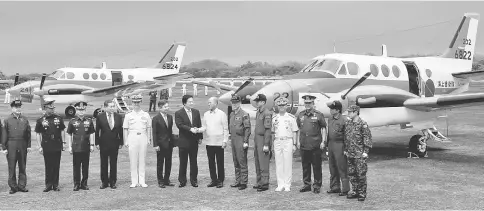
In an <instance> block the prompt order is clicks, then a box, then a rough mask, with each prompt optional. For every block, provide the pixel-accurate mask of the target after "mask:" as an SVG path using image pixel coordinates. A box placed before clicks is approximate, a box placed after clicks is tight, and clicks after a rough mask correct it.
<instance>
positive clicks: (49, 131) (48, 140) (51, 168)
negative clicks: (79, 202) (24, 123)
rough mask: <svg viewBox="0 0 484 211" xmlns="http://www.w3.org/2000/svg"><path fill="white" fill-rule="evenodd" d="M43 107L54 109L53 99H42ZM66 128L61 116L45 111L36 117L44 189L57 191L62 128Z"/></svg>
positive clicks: (62, 147) (62, 146) (62, 143)
mask: <svg viewBox="0 0 484 211" xmlns="http://www.w3.org/2000/svg"><path fill="white" fill-rule="evenodd" d="M44 101H45V102H44V108H45V109H54V108H55V106H54V100H51V99H45V100H44ZM65 128H66V126H65V124H64V120H63V119H62V117H61V116H59V115H57V114H55V113H53V110H52V113H50V114H49V112H46V113H45V114H44V115H43V116H42V117H40V118H39V119H37V122H36V125H35V132H36V133H37V134H38V137H40V142H41V143H40V146H41V153H42V154H43V155H44V163H45V186H46V187H45V189H44V192H48V191H50V190H54V191H59V188H58V187H59V170H60V160H61V154H62V151H63V150H64V144H65V142H63V140H62V136H63V132H64V129H65Z"/></svg>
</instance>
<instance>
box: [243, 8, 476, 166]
mask: <svg viewBox="0 0 484 211" xmlns="http://www.w3.org/2000/svg"><path fill="white" fill-rule="evenodd" d="M478 21H479V14H471V13H466V14H465V15H464V17H463V19H462V21H461V22H460V25H459V26H458V29H457V32H456V33H455V35H454V36H453V37H452V39H451V43H450V45H449V47H448V48H447V49H446V51H445V52H444V53H443V54H442V55H441V56H439V57H418V58H393V57H388V56H386V48H384V52H383V56H366V55H354V54H340V53H332V54H326V55H323V56H318V57H315V58H314V59H313V60H312V61H311V62H310V63H309V64H308V65H307V66H306V67H304V68H303V69H302V70H301V72H300V73H298V74H295V75H292V76H290V77H286V78H285V79H283V80H279V81H276V82H274V83H271V84H269V85H267V86H265V87H263V88H262V89H260V90H259V91H257V92H256V93H255V94H253V95H252V96H250V99H255V97H256V96H257V94H259V93H262V94H265V95H266V96H267V99H268V102H267V105H268V106H269V107H272V106H273V105H274V100H276V99H277V98H279V97H281V96H284V97H287V98H288V99H289V101H290V102H291V105H290V106H289V108H288V111H289V112H291V113H293V114H297V113H299V112H300V111H301V110H304V101H303V99H302V96H304V95H305V94H308V93H310V94H313V95H315V96H317V98H316V101H315V102H316V103H315V104H316V105H315V106H316V109H317V110H319V111H321V112H323V113H324V115H325V116H326V117H328V116H330V112H329V108H328V103H331V102H333V101H334V100H339V101H340V102H341V103H342V104H343V111H344V110H346V108H347V107H348V106H349V105H353V104H356V105H359V106H360V107H361V112H360V116H361V117H362V119H364V120H365V121H366V122H367V123H368V124H369V126H370V127H379V126H386V125H400V126H401V128H402V129H404V128H409V127H413V128H416V129H418V130H420V131H421V132H422V133H423V135H415V136H413V137H412V138H411V139H410V143H409V151H410V152H409V155H410V156H413V155H417V156H418V157H424V156H426V155H427V141H428V140H429V139H432V140H435V141H448V138H446V137H445V136H443V135H442V134H441V133H440V132H439V131H438V130H437V129H436V128H435V126H434V124H433V123H434V121H435V120H436V119H437V118H438V117H439V116H444V115H445V112H446V111H447V110H452V109H456V108H461V107H467V106H474V105H482V104H484V93H472V94H464V92H466V91H467V90H468V89H469V83H470V81H471V80H482V79H483V78H484V71H471V69H472V60H473V55H474V46H475V44H476V34H477V28H478ZM349 87H351V88H349ZM348 88H349V89H348ZM252 105H254V106H255V102H253V101H252ZM249 112H252V114H250V115H251V116H252V117H255V114H254V111H249ZM410 124H412V125H410Z"/></svg>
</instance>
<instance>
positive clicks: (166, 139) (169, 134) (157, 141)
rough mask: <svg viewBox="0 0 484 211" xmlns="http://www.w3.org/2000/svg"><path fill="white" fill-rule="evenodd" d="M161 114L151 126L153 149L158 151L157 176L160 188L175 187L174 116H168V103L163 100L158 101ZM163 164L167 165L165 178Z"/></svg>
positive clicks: (152, 121)
mask: <svg viewBox="0 0 484 211" xmlns="http://www.w3.org/2000/svg"><path fill="white" fill-rule="evenodd" d="M158 110H159V111H160V113H158V115H156V116H155V117H153V119H152V120H151V126H152V127H153V130H152V131H153V147H154V148H155V150H156V163H157V164H156V174H157V177H158V186H159V187H160V188H165V185H166V186H173V184H171V183H170V173H171V158H172V153H173V146H174V145H173V144H174V140H175V138H174V136H173V116H171V115H170V114H168V110H169V107H168V101H167V100H165V99H162V100H160V101H158ZM163 164H164V165H165V175H164V176H163Z"/></svg>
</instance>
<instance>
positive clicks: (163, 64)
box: [156, 43, 186, 72]
mask: <svg viewBox="0 0 484 211" xmlns="http://www.w3.org/2000/svg"><path fill="white" fill-rule="evenodd" d="M185 48H186V44H185V43H173V45H171V47H170V49H168V51H167V52H166V53H165V55H164V56H163V57H162V58H161V60H160V62H158V64H157V65H156V68H159V69H164V70H176V72H178V71H179V70H180V66H181V62H182V59H183V54H184V53H185Z"/></svg>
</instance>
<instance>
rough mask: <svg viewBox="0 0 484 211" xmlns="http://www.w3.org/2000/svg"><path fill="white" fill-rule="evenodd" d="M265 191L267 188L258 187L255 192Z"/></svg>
mask: <svg viewBox="0 0 484 211" xmlns="http://www.w3.org/2000/svg"><path fill="white" fill-rule="evenodd" d="M266 190H269V188H268V187H259V188H257V192H262V191H266Z"/></svg>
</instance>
